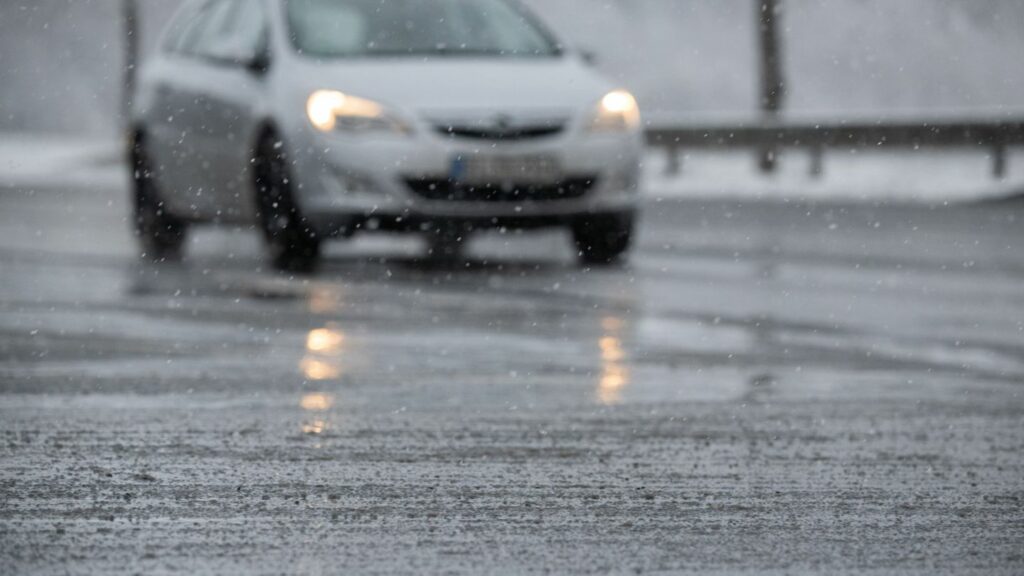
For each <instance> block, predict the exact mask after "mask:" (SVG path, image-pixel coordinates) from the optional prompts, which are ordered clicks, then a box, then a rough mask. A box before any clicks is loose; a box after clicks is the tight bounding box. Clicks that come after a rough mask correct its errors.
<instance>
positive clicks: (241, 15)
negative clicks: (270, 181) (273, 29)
mask: <svg viewBox="0 0 1024 576" xmlns="http://www.w3.org/2000/svg"><path fill="white" fill-rule="evenodd" d="M186 18H187V21H186V22H185V23H184V24H183V25H182V26H181V31H180V32H179V33H178V34H177V35H175V36H174V37H173V38H172V44H173V45H171V46H168V47H167V50H168V56H167V58H166V62H164V64H163V65H164V66H165V67H166V70H165V71H164V73H163V74H162V75H161V76H162V80H161V83H160V85H158V86H156V88H155V91H156V97H155V98H156V102H157V109H158V110H159V113H158V114H157V115H156V122H155V124H156V128H155V130H154V131H155V132H156V134H155V135H154V136H155V138H154V141H155V142H154V144H153V148H154V150H153V153H154V154H155V156H156V157H157V161H158V163H159V164H160V166H161V167H162V170H161V174H160V180H161V184H162V185H163V186H165V187H167V188H169V189H172V190H173V192H171V193H168V194H166V196H167V200H166V201H167V202H168V203H169V204H170V205H171V209H172V211H173V212H175V213H177V214H181V215H186V216H188V217H190V218H195V219H200V220H218V221H220V220H222V221H235V220H241V219H244V218H247V217H251V212H252V210H253V209H252V208H251V207H250V206H248V205H249V204H251V202H246V201H244V198H245V197H246V196H247V194H246V192H247V190H248V188H249V187H248V186H247V184H248V180H247V178H248V166H249V163H248V156H249V148H250V146H251V141H252V137H251V136H250V132H252V131H253V130H254V128H253V127H252V126H253V124H254V122H255V118H257V117H258V110H259V102H260V101H261V93H262V79H261V78H260V75H259V74H258V72H256V71H254V69H253V67H252V66H251V64H252V63H253V61H254V60H255V59H256V56H257V54H258V50H260V49H262V48H263V45H264V40H263V38H265V17H264V13H263V3H262V2H260V1H253V0H206V1H205V2H200V3H198V4H197V6H196V8H195V10H194V12H193V13H192V14H191V15H190V16H186Z"/></svg>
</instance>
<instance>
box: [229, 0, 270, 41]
mask: <svg viewBox="0 0 1024 576" xmlns="http://www.w3.org/2000/svg"><path fill="white" fill-rule="evenodd" d="M235 1H236V8H235V17H234V19H233V22H232V24H233V26H232V29H231V31H230V32H229V34H231V36H232V37H234V38H235V41H236V42H237V44H238V46H239V47H240V48H242V49H243V50H244V51H245V52H246V53H250V54H259V53H261V52H263V51H265V50H266V49H267V42H268V38H267V19H266V14H264V12H263V2H252V1H248V0H235Z"/></svg>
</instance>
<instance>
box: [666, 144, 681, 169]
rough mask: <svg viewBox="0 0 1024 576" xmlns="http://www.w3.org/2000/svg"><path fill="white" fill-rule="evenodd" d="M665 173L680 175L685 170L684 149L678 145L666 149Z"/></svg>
mask: <svg viewBox="0 0 1024 576" xmlns="http://www.w3.org/2000/svg"><path fill="white" fill-rule="evenodd" d="M665 154H666V155H667V156H666V158H665V175H666V176H678V175H679V173H680V172H682V171H683V157H682V151H681V150H680V149H679V147H678V146H669V147H668V148H666V149H665Z"/></svg>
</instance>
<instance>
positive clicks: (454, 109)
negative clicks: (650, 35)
mask: <svg viewBox="0 0 1024 576" xmlns="http://www.w3.org/2000/svg"><path fill="white" fill-rule="evenodd" d="M295 71H296V72H297V75H296V78H297V79H301V82H297V83H296V84H301V85H304V86H305V87H306V89H307V90H309V91H312V90H318V89H336V90H340V91H342V92H346V93H349V94H352V95H354V96H359V97H362V98H369V99H372V100H376V101H378V102H380V103H382V104H384V105H386V106H390V107H393V108H396V109H399V110H402V111H406V112H412V113H415V114H417V115H420V116H426V117H445V116H448V117H450V116H453V115H454V116H458V115H460V114H466V115H472V114H474V113H477V112H484V113H486V112H492V111H502V112H512V113H514V112H517V111H524V112H533V111H537V112H541V111H542V112H554V113H563V114H571V113H573V112H574V111H577V110H580V109H583V108H585V107H588V106H590V105H592V104H594V103H596V102H597V101H598V100H599V99H600V98H601V97H602V96H603V95H604V94H605V93H607V92H608V91H609V90H611V89H612V88H613V86H612V85H611V84H610V83H609V82H607V81H606V80H604V79H603V78H601V77H600V76H599V75H597V74H596V73H595V72H594V71H592V70H591V69H589V68H587V67H585V66H584V65H582V64H581V63H579V62H577V61H576V60H574V59H572V58H556V59H543V60H540V59H507V60H502V59H450V60H446V59H444V58H435V59H431V60H426V61H424V60H412V59H408V60H406V59H403V60H399V59H373V60H369V59H367V60H351V61H341V60H336V61H329V62H308V63H303V64H302V65H301V66H299V67H296V69H295Z"/></svg>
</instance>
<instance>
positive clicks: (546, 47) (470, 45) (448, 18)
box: [287, 0, 559, 58]
mask: <svg viewBox="0 0 1024 576" xmlns="http://www.w3.org/2000/svg"><path fill="white" fill-rule="evenodd" d="M287 12H288V23H289V27H290V35H291V39H292V43H293V45H294V46H295V48H296V50H298V51H299V52H300V53H303V54H306V55H310V56H314V57H322V58H350V57H372V56H405V55H417V56H423V55H441V56H487V57H551V56H556V55H558V54H559V48H558V46H557V44H556V43H555V42H554V41H553V40H552V38H551V36H550V35H549V34H548V33H547V32H546V31H545V30H544V29H543V28H541V27H540V26H539V25H538V24H537V23H536V22H535V21H534V20H533V19H532V18H531V17H530V15H529V14H527V13H526V12H525V11H523V10H521V9H520V8H519V7H518V6H515V5H513V4H510V3H508V2H506V1H505V0H431V1H423V0H288V2H287Z"/></svg>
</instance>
